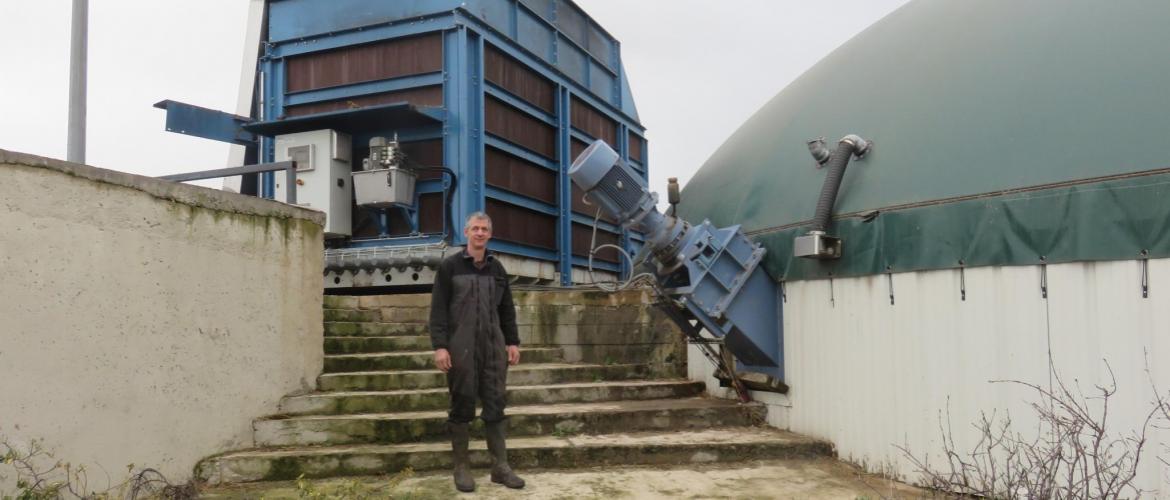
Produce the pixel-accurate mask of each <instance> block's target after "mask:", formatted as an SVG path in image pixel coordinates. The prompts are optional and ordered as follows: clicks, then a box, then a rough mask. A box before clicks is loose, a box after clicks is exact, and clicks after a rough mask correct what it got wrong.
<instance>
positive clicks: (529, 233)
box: [484, 198, 557, 250]
mask: <svg viewBox="0 0 1170 500" xmlns="http://www.w3.org/2000/svg"><path fill="white" fill-rule="evenodd" d="M484 211H486V212H487V214H488V216H490V217H491V218H492V237H493V238H498V239H501V240H505V241H511V242H513V243H523V244H526V245H532V246H535V247H540V248H546V249H549V250H556V248H557V218H556V217H554V216H551V215H545V214H542V213H540V212H535V211H532V210H529V209H527V208H523V207H518V206H516V205H513V204H511V203H505V202H502V201H498V200H493V199H491V198H488V199H487V202H486V206H485V207H484Z"/></svg>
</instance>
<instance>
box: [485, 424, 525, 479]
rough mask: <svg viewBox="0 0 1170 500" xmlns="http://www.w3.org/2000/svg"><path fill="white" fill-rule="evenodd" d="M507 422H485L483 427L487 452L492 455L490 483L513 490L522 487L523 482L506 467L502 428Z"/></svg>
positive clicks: (506, 451)
mask: <svg viewBox="0 0 1170 500" xmlns="http://www.w3.org/2000/svg"><path fill="white" fill-rule="evenodd" d="M505 422H507V420H501V421H499V422H487V423H486V425H485V426H484V427H485V429H484V431H485V433H486V434H487V445H488V451H489V452H491V454H492V482H493V483H499V484H502V485H504V486H507V487H509V488H513V489H520V488H523V487H524V480H523V479H520V477H519V476H517V475H516V473H515V472H512V468H511V467H509V466H508V447H507V445H505V444H504V427H505Z"/></svg>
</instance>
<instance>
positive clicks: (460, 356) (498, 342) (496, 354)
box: [430, 212, 524, 492]
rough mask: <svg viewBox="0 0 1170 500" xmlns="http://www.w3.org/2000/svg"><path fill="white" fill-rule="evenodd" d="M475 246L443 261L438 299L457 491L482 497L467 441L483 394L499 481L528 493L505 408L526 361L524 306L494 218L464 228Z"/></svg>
mask: <svg viewBox="0 0 1170 500" xmlns="http://www.w3.org/2000/svg"><path fill="white" fill-rule="evenodd" d="M463 235H464V236H466V237H467V248H466V249H464V250H463V251H461V252H459V253H458V254H455V255H452V256H449V257H447V258H445V259H443V262H442V263H441V264H439V272H438V273H437V274H436V276H435V285H434V291H433V292H432V293H431V321H430V328H431V346H432V347H434V349H435V366H436V367H438V368H439V370H442V371H443V372H444V373H446V374H447V389H448V391H449V392H450V396H451V409H450V411H449V412H448V413H447V428H448V430H449V431H450V433H451V452H452V458H453V460H452V461H453V462H454V464H455V488H457V489H458V490H459V491H464V492H470V491H475V480H474V479H473V478H472V477H471V470H470V469H471V468H470V464H469V458H468V451H467V442H468V427H469V425H470V424H471V421H472V420H474V419H475V400H476V397H477V396H478V398H479V400H480V404H482V405H483V412H482V413H481V414H480V418H482V419H483V422H484V424H485V425H484V429H485V434H486V435H487V436H486V437H487V444H488V451H489V452H490V453H491V455H492V462H493V463H492V474H491V479H492V482H493V483H500V484H502V485H504V486H507V487H509V488H523V487H524V480H523V479H520V478H519V477H517V476H516V474H515V473H514V472H512V468H511V467H509V466H508V452H507V448H506V446H505V445H504V425H505V419H504V406H505V405H506V404H507V400H506V392H505V391H506V390H507V387H506V384H507V376H508V365H515V364H517V363H519V362H520V336H519V334H517V332H516V308H515V306H513V304H512V290H511V289H510V288H509V287H508V274H507V272H506V271H504V266H503V265H502V264H500V261H499V260H497V259H496V258H495V256H494V255H492V254H491V252H488V250H487V242H488V240H490V239H491V238H492V220H491V218H490V217H488V215H487V214H485V213H483V212H475V213H473V214H471V215H470V216H468V217H467V222H466V224H464V225H463Z"/></svg>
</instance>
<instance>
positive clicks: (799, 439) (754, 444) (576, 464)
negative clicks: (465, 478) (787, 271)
mask: <svg viewBox="0 0 1170 500" xmlns="http://www.w3.org/2000/svg"><path fill="white" fill-rule="evenodd" d="M832 453H833V451H832V447H831V445H829V444H828V443H826V442H823V441H818V440H815V439H812V438H808V437H804V436H798V435H796V434H792V433H789V432H784V431H780V430H776V429H771V428H765V427H722V428H717V429H703V430H690V431H667V432H636V433H620V434H604V435H576V436H537V437H515V438H511V439H509V440H508V461H509V462H510V463H511V464H512V466H513V467H515V468H517V469H519V470H525V469H530V468H535V467H541V468H546V469H555V468H562V469H563V468H573V469H583V468H586V467H593V466H607V465H611V464H622V465H676V464H688V463H708V462H739V461H745V460H753V459H765V458H768V459H782V458H805V457H824V456H831V455H832ZM471 461H472V466H473V467H476V468H485V467H490V464H491V458H490V456H489V455H488V453H487V447H486V445H485V443H484V442H483V441H479V440H474V441H472V443H471ZM406 467H410V468H412V469H413V470H416V471H427V470H440V469H447V468H450V467H451V445H450V444H449V443H447V442H427V443H409V444H393V445H342V446H327V447H299V448H286V449H277V450H249V451H242V452H233V453H227V454H224V455H219V456H215V457H211V458H208V459H205V460H204V461H202V462H201V463H200V464H199V465H198V466H197V467H196V475H197V476H198V477H199V478H200V479H202V480H204V481H206V482H207V483H208V484H211V485H216V484H225V483H242V482H251V481H280V480H290V479H296V478H297V477H299V476H301V475H302V474H304V476H305V477H308V478H320V477H336V476H352V475H372V474H394V473H397V472H399V471H401V470H403V469H405V468H406Z"/></svg>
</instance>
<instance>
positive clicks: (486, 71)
mask: <svg viewBox="0 0 1170 500" xmlns="http://www.w3.org/2000/svg"><path fill="white" fill-rule="evenodd" d="M483 77H484V79H485V80H487V81H489V82H492V83H494V84H496V85H499V86H500V87H502V88H504V89H505V90H507V91H508V92H511V93H513V94H515V95H516V97H519V98H520V99H523V100H524V101H526V102H528V103H529V104H531V105H533V106H536V107H538V108H540V109H543V110H545V111H547V112H549V113H555V112H556V107H555V104H554V99H553V97H554V96H553V94H554V92H555V87H554V86H553V84H552V82H550V81H548V80H546V79H544V78H543V77H541V76H540V75H538V74H537V73H536V72H535V71H532V70H530V69H528V68H527V67H526V66H524V64H523V63H521V62H519V61H517V60H515V59H512V58H511V57H508V56H507V55H505V54H504V53H503V52H500V51H499V50H498V49H496V48H495V47H492V46H491V45H486V44H485V45H484V54H483Z"/></svg>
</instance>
